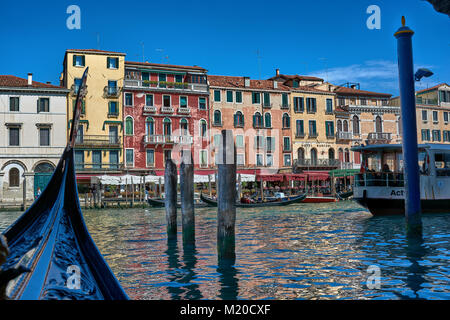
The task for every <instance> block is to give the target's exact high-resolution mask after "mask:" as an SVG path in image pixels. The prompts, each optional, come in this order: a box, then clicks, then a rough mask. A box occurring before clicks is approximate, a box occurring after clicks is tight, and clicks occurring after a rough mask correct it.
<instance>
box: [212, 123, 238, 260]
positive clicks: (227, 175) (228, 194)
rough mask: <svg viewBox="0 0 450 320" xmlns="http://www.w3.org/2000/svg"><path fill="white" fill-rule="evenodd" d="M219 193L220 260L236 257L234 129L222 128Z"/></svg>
mask: <svg viewBox="0 0 450 320" xmlns="http://www.w3.org/2000/svg"><path fill="white" fill-rule="evenodd" d="M219 152H220V154H219V161H218V162H219V164H218V181H216V184H217V185H218V189H219V190H220V192H219V193H218V194H217V254H218V259H219V261H220V260H223V259H225V260H231V261H234V260H235V259H236V253H235V223H236V148H235V145H234V137H233V131H231V130H222V140H221V143H220V149H219Z"/></svg>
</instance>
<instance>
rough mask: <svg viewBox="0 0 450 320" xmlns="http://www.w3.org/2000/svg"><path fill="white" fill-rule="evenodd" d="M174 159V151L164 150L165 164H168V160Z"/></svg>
mask: <svg viewBox="0 0 450 320" xmlns="http://www.w3.org/2000/svg"><path fill="white" fill-rule="evenodd" d="M168 159H172V150H171V149H169V150H164V163H166V160H168Z"/></svg>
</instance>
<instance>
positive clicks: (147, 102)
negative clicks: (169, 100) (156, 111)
mask: <svg viewBox="0 0 450 320" xmlns="http://www.w3.org/2000/svg"><path fill="white" fill-rule="evenodd" d="M145 105H146V106H147V107H153V95H152V94H146V95H145Z"/></svg>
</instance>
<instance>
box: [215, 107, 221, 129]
mask: <svg viewBox="0 0 450 320" xmlns="http://www.w3.org/2000/svg"><path fill="white" fill-rule="evenodd" d="M214 124H215V125H216V126H220V125H222V113H221V112H220V110H215V111H214Z"/></svg>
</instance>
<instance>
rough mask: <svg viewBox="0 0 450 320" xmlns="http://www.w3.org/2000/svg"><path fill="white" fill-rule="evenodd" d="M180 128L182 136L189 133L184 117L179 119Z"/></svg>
mask: <svg viewBox="0 0 450 320" xmlns="http://www.w3.org/2000/svg"><path fill="white" fill-rule="evenodd" d="M180 129H181V135H183V136H187V135H189V126H188V121H187V120H186V119H184V118H183V119H181V120H180Z"/></svg>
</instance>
